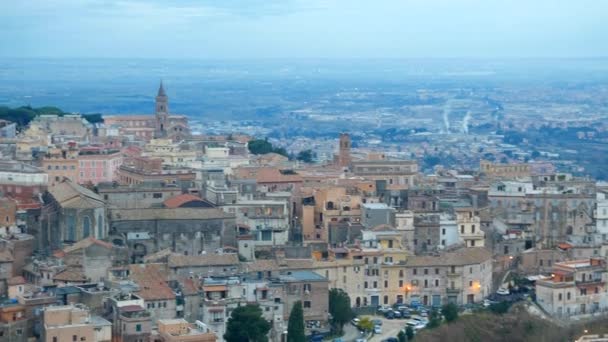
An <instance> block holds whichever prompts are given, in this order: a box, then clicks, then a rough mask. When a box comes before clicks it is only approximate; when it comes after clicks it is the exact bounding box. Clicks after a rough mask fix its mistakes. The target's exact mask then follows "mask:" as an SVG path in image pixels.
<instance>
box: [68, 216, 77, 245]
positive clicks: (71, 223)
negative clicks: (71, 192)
mask: <svg viewBox="0 0 608 342" xmlns="http://www.w3.org/2000/svg"><path fill="white" fill-rule="evenodd" d="M66 223H67V227H66V230H67V231H66V236H65V240H66V241H75V240H76V219H75V218H74V216H73V215H70V216H68V217H67V222H66Z"/></svg>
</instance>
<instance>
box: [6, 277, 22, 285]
mask: <svg viewBox="0 0 608 342" xmlns="http://www.w3.org/2000/svg"><path fill="white" fill-rule="evenodd" d="M25 283H26V281H25V278H23V277H22V276H17V277H12V278H10V279H9V280H8V281H7V284H8V286H13V285H23V284H25Z"/></svg>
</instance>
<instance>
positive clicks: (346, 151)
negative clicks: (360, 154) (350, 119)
mask: <svg viewBox="0 0 608 342" xmlns="http://www.w3.org/2000/svg"><path fill="white" fill-rule="evenodd" d="M350 148H351V142H350V135H349V134H348V133H340V149H339V152H338V166H340V167H342V168H345V167H348V166H349V165H350Z"/></svg>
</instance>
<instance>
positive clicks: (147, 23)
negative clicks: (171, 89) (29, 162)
mask: <svg viewBox="0 0 608 342" xmlns="http://www.w3.org/2000/svg"><path fill="white" fill-rule="evenodd" d="M1 56H5V57H7V56H8V57H151V58H173V57H180V58H294V57H301V58H418V57H423V58H426V57H435V58H444V57H484V58H485V57H489V58H495V57H498V58H500V57H606V56H608V1H602V0H443V1H440V0H437V1H434V0H416V1H409V0H386V1H385V0H365V1H359V0H0V57H1Z"/></svg>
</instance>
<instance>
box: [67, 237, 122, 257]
mask: <svg viewBox="0 0 608 342" xmlns="http://www.w3.org/2000/svg"><path fill="white" fill-rule="evenodd" d="M92 245H98V246H101V247H104V248H107V249H112V244H111V243H109V242H105V241H101V240H97V239H96V238H94V237H92V236H89V237H88V238H86V239H82V240H80V241H78V242H76V243H75V244H73V245H71V246H68V247H66V248H64V249H63V251H62V252H63V255H65V254H67V253H70V252H73V251H76V250H79V249H83V248H88V247H90V246H92Z"/></svg>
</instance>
